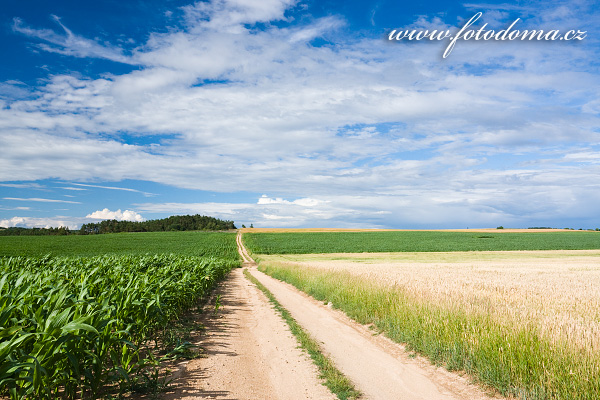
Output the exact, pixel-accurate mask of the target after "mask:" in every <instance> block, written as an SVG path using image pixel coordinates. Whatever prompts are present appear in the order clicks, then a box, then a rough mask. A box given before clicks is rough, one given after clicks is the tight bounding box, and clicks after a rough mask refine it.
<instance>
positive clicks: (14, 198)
mask: <svg viewBox="0 0 600 400" xmlns="http://www.w3.org/2000/svg"><path fill="white" fill-rule="evenodd" d="M3 199H4V200H11V201H33V202H37V203H67V204H81V203H80V202H78V201H70V200H55V199H42V198H38V197H29V198H25V199H24V198H20V197H3Z"/></svg>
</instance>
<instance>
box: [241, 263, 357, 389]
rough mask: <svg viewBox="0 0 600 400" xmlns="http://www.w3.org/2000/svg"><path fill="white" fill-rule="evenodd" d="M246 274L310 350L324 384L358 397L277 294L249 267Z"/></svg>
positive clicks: (245, 270)
mask: <svg viewBox="0 0 600 400" xmlns="http://www.w3.org/2000/svg"><path fill="white" fill-rule="evenodd" d="M244 275H245V276H246V278H248V279H249V280H250V281H251V282H252V283H254V284H255V285H256V286H257V287H258V288H259V289H260V290H261V291H262V292H263V293H264V294H265V296H267V298H268V299H269V301H270V302H271V303H272V304H273V306H274V307H275V309H276V310H277V311H278V312H279V313H280V314H281V316H282V317H283V319H284V320H285V322H287V324H288V325H289V327H290V330H291V331H292V333H293V334H294V336H296V338H297V340H298V342H299V343H300V347H301V348H302V349H304V350H306V351H307V352H308V354H309V355H310V358H312V360H313V362H314V363H315V365H316V366H317V367H318V368H319V373H320V375H319V378H321V379H324V380H325V383H324V385H325V386H327V388H329V390H330V391H331V392H332V393H333V394H335V395H336V396H337V397H338V398H339V399H340V400H346V399H358V398H359V397H360V396H361V392H360V391H358V390H357V389H356V388H355V387H354V385H353V384H352V382H351V381H350V380H349V379H348V378H347V377H346V376H344V374H342V372H341V371H340V370H338V369H337V368H336V367H335V365H333V362H332V361H331V360H330V359H329V358H327V357H326V356H325V355H324V354H323V353H322V352H321V348H320V347H319V345H318V343H317V342H316V341H315V340H314V339H313V338H311V337H310V335H309V334H308V333H307V332H306V331H305V330H304V329H303V328H302V327H301V326H300V325H299V324H298V322H296V320H295V319H294V318H293V317H292V316H291V315H290V313H289V311H288V310H286V309H285V308H283V306H282V305H281V304H280V303H279V302H278V301H277V299H276V298H275V296H273V294H272V293H271V292H270V291H269V289H267V288H266V287H265V286H264V285H263V284H262V283H260V282H259V281H258V279H256V278H255V277H254V276H252V274H251V273H250V272H248V270H247V269H244Z"/></svg>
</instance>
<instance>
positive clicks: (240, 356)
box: [168, 237, 489, 400]
mask: <svg viewBox="0 0 600 400" xmlns="http://www.w3.org/2000/svg"><path fill="white" fill-rule="evenodd" d="M238 245H239V249H240V254H241V255H242V258H243V260H244V263H243V265H244V267H245V268H248V270H249V271H250V273H251V274H252V275H253V276H255V277H256V278H257V279H258V280H259V281H260V282H261V283H262V284H263V285H265V286H266V287H267V288H268V289H269V290H270V291H271V292H272V293H273V294H274V295H275V297H276V298H277V300H278V301H279V302H280V303H281V304H282V305H283V307H285V308H286V309H287V310H288V311H289V312H290V313H291V315H292V316H293V317H294V318H295V319H296V320H297V321H298V322H299V323H300V325H302V327H303V328H304V329H305V330H306V331H308V332H309V333H310V334H311V336H313V338H315V339H316V340H317V341H318V342H319V343H321V345H322V348H323V351H324V352H325V353H326V354H327V355H329V356H330V357H331V359H332V360H333V361H334V363H335V364H336V366H337V367H338V369H340V370H341V371H342V372H343V373H344V374H346V376H348V377H349V378H350V379H351V380H352V381H353V382H354V384H355V385H356V386H357V388H358V389H359V390H360V391H361V392H363V394H364V396H363V398H364V399H373V400H375V399H382V400H402V399H406V400H419V399H423V400H425V399H426V400H436V399H439V400H458V399H469V400H471V399H474V400H478V399H482V400H483V399H489V397H488V396H486V395H485V394H484V393H483V392H482V391H481V390H480V389H478V388H477V387H476V386H474V385H471V384H469V383H468V381H467V380H466V379H465V378H463V377H461V376H458V375H456V374H452V373H449V372H447V371H446V370H444V369H442V368H436V367H434V366H432V365H430V364H429V363H428V362H427V361H425V360H423V359H420V358H416V359H412V358H409V357H408V354H407V353H406V352H405V351H404V349H403V347H402V346H400V345H398V344H395V343H393V342H391V341H390V340H388V339H386V338H384V337H381V336H375V335H373V332H372V331H370V330H369V329H367V328H366V327H363V326H361V325H359V324H357V323H355V322H353V321H351V320H349V319H348V318H347V317H346V316H345V315H343V314H342V313H340V312H338V311H336V310H332V309H331V308H329V307H327V306H326V305H324V304H322V303H320V302H317V301H316V300H314V299H312V298H310V297H309V296H307V295H305V294H304V293H301V292H299V291H298V290H296V289H295V288H293V287H292V286H290V285H288V284H286V283H283V282H280V281H278V280H275V279H273V278H271V277H269V276H267V275H265V274H263V273H262V272H260V271H258V270H257V269H256V264H255V263H254V261H253V260H252V258H251V257H250V256H249V254H248V252H247V251H246V249H245V248H244V247H243V243H242V241H241V237H238ZM218 295H220V296H221V297H220V303H221V311H219V315H220V318H211V319H210V320H209V321H208V322H207V334H206V336H205V337H204V340H203V341H202V343H201V345H202V347H203V348H204V349H205V351H206V354H207V357H206V358H201V359H197V360H193V361H190V362H189V364H188V365H187V366H186V368H185V370H184V371H183V373H182V374H181V377H180V378H178V380H177V382H176V385H177V389H176V391H175V392H174V393H172V394H171V395H170V396H168V399H187V400H192V399H208V398H209V399H252V400H257V399H281V400H287V399H334V398H335V396H333V395H332V394H331V393H329V392H328V390H327V389H326V388H325V386H323V385H322V384H321V382H320V381H319V380H318V378H317V375H318V373H317V370H316V367H314V366H313V365H312V363H311V362H310V360H309V359H308V357H307V356H306V355H305V354H304V353H303V352H301V350H299V349H298V348H297V342H296V341H295V338H294V337H293V336H292V335H291V333H290V332H289V329H288V328H287V325H285V322H284V321H283V320H282V319H281V317H280V316H279V315H278V314H277V313H276V312H275V311H274V310H273V308H272V307H271V306H270V304H269V303H268V301H267V299H266V297H265V296H264V295H263V294H262V293H261V292H260V291H259V290H258V289H257V288H256V287H255V286H254V285H252V284H251V283H250V282H248V280H246V279H245V278H244V277H243V274H242V269H236V270H234V271H232V273H231V274H230V277H229V278H228V279H227V280H226V281H225V282H224V283H223V285H221V287H220V289H219V292H218Z"/></svg>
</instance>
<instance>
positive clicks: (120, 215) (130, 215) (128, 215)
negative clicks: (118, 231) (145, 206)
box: [85, 208, 145, 222]
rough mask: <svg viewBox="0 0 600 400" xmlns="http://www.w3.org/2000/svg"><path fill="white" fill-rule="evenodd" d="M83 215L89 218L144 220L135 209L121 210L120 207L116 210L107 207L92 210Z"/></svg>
mask: <svg viewBox="0 0 600 400" xmlns="http://www.w3.org/2000/svg"><path fill="white" fill-rule="evenodd" d="M85 217H86V218H90V219H116V220H117V221H135V222H142V221H145V219H144V217H142V216H141V215H140V214H138V213H136V212H135V211H131V210H125V211H121V210H120V209H119V210H117V211H110V210H109V209H108V208H105V209H103V210H99V211H94V212H93V213H91V214H88V215H86V216H85Z"/></svg>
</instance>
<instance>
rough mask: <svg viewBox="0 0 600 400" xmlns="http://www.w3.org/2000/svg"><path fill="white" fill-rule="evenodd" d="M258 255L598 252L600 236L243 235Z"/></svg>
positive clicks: (579, 233) (430, 233)
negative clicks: (510, 251)
mask: <svg viewBox="0 0 600 400" xmlns="http://www.w3.org/2000/svg"><path fill="white" fill-rule="evenodd" d="M244 243H245V244H246V247H247V248H248V250H250V251H251V252H252V253H254V254H308V253H362V252H374V253H377V252H454V251H498V250H502V251H506V250H584V249H600V232H591V231H565V232H518V233H514V232H501V233H494V234H482V233H476V232H474V233H470V232H441V231H439V232H437V231H396V232H299V233H245V234H244Z"/></svg>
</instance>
